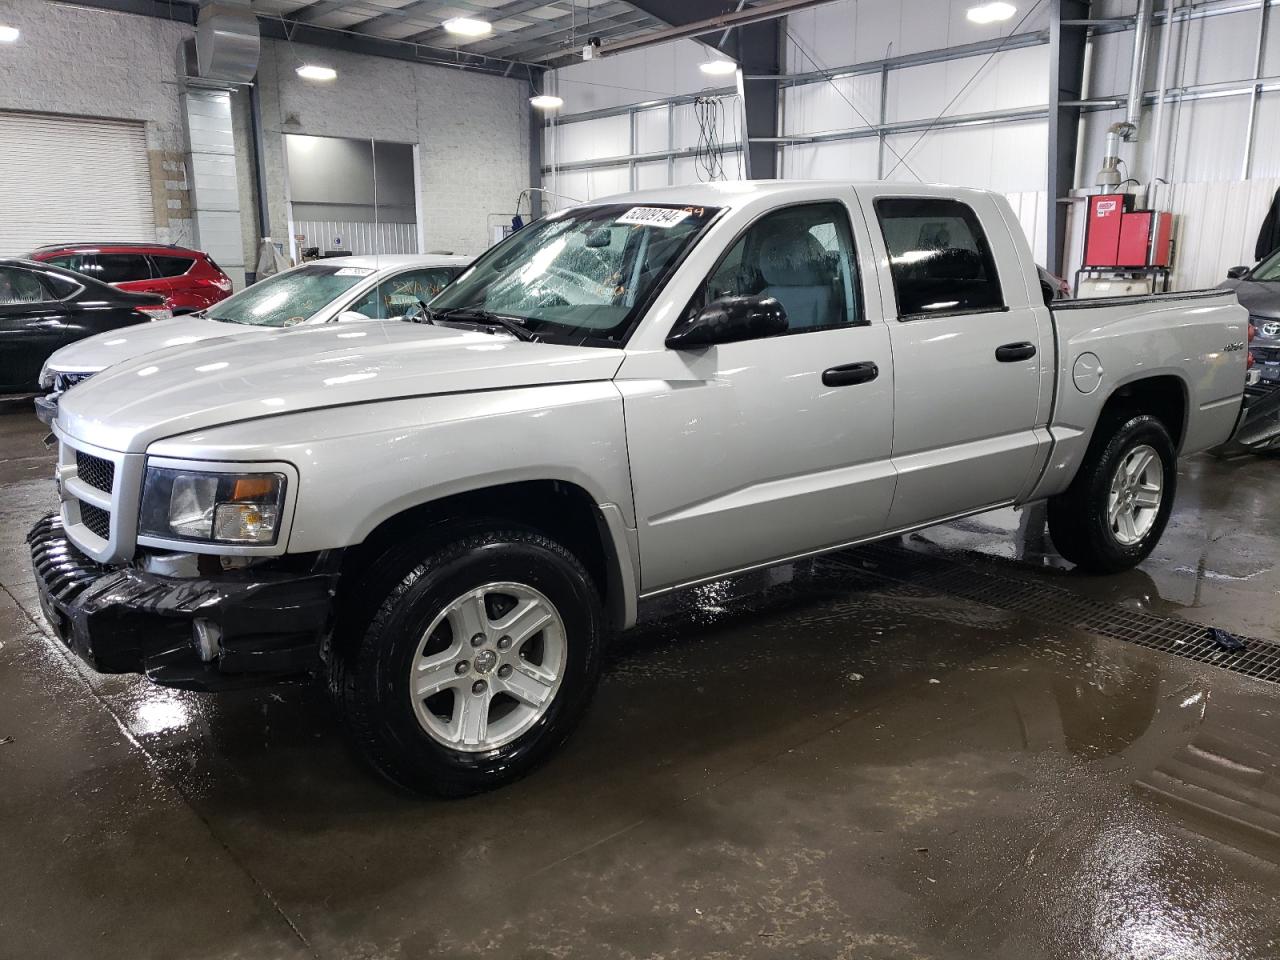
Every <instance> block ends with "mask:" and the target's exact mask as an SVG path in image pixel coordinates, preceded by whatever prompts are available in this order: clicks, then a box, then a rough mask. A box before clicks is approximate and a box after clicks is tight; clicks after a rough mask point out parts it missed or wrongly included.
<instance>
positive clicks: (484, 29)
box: [444, 17, 493, 37]
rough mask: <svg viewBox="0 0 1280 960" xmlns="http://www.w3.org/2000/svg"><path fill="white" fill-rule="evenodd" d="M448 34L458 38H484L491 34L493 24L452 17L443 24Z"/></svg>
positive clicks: (468, 18) (486, 21)
mask: <svg viewBox="0 0 1280 960" xmlns="http://www.w3.org/2000/svg"><path fill="white" fill-rule="evenodd" d="M444 28H445V30H446V31H448V32H449V33H456V34H457V35H458V36H460V37H484V36H487V35H489V34H490V33H492V32H493V24H492V23H490V22H489V21H488V20H473V19H471V18H470V17H454V18H453V19H452V20H446V21H445V22H444Z"/></svg>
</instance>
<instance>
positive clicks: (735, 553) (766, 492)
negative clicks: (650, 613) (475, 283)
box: [616, 192, 893, 593]
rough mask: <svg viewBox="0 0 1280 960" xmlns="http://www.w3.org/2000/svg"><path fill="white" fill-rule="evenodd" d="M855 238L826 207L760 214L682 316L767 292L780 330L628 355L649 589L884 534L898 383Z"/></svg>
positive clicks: (838, 210)
mask: <svg viewBox="0 0 1280 960" xmlns="http://www.w3.org/2000/svg"><path fill="white" fill-rule="evenodd" d="M848 199H849V200H850V201H852V192H850V193H849V194H848ZM854 225H856V232H855V229H854ZM864 231H865V224H864V223H863V222H862V219H861V217H860V216H857V215H856V213H855V217H854V219H853V221H852V222H851V219H850V216H849V208H848V206H847V205H846V203H844V202H842V201H837V200H822V201H816V202H810V203H797V204H793V205H789V206H785V207H781V208H778V209H774V210H770V211H769V212H767V213H763V214H761V215H760V216H758V217H757V218H756V219H755V220H754V221H753V222H752V223H751V224H750V225H749V226H747V227H746V228H745V230H744V231H743V232H742V233H741V234H740V235H739V236H738V237H737V238H736V239H735V240H733V241H732V242H731V243H730V244H729V246H728V249H727V252H726V253H725V254H724V255H723V256H722V257H721V258H720V259H719V262H718V263H717V264H716V265H715V266H714V267H713V268H712V269H711V270H710V271H709V273H707V274H706V275H705V276H704V277H703V278H702V279H701V280H700V282H699V286H698V287H697V292H696V293H695V295H694V297H693V300H692V302H690V304H689V305H688V307H686V308H685V309H686V310H697V309H698V308H699V307H700V306H702V305H704V304H705V303H708V302H710V301H713V300H717V299H719V298H721V297H725V296H732V295H751V294H761V295H766V296H772V297H774V298H776V299H777V300H778V301H779V302H781V303H782V305H783V307H784V308H785V309H786V311H787V314H788V322H789V324H790V330H789V332H788V333H786V334H783V335H780V336H773V337H767V338H764V339H758V340H747V341H742V342H738V343H724V344H718V345H715V346H709V347H702V348H696V349H686V350H673V349H670V348H666V349H658V350H645V349H640V350H629V352H628V355H627V358H626V360H624V361H623V365H622V368H621V369H620V370H619V372H618V375H617V377H616V382H617V384H618V387H619V389H620V390H621V391H622V394H623V404H624V409H625V414H626V425H627V448H628V452H629V456H630V463H631V475H632V485H633V490H634V498H635V507H636V514H637V524H638V527H639V535H638V536H639V545H640V558H641V562H640V568H641V574H642V589H643V590H644V591H645V592H648V593H652V592H654V591H658V590H662V589H665V588H668V587H671V586H674V585H677V584H681V583H688V582H691V581H695V580H700V579H706V578H709V577H710V576H712V575H715V574H719V573H723V572H726V571H730V570H740V569H745V568H748V567H751V566H757V565H762V564H765V563H768V562H771V561H775V560H781V559H785V558H787V557H791V556H796V555H799V554H806V553H811V552H814V551H817V550H820V549H823V548H825V547H831V546H836V545H839V544H842V543H847V542H849V541H852V540H856V539H859V538H861V537H865V536H868V535H870V534H873V533H876V532H878V531H879V530H880V529H881V528H882V526H883V524H884V520H885V515H886V513H887V512H888V509H889V503H890V500H891V498H892V495H893V466H892V464H891V462H890V458H889V454H890V444H891V438H892V426H893V371H892V367H891V363H890V350H889V331H888V329H887V327H886V325H885V324H884V322H883V318H882V317H881V316H880V310H879V298H878V296H877V297H873V298H872V299H871V301H870V302H868V298H867V291H866V288H865V287H864V285H863V284H862V282H861V277H862V276H863V275H865V274H866V273H867V271H868V270H872V271H873V270H874V265H873V261H871V260H870V258H869V257H868V256H866V254H865V251H866V245H865V243H864V240H863V238H864V237H865V232H864ZM855 236H856V237H858V241H857V244H856V246H855V242H854V237H855ZM860 254H861V256H860ZM860 261H861V262H860ZM860 268H861V269H860ZM871 289H873V290H874V285H873V286H872V288H871ZM677 319H678V318H677V317H676V316H671V317H670V323H669V324H664V326H665V327H667V329H666V330H664V331H663V332H662V335H663V336H664V337H665V336H666V334H667V332H669V328H670V326H673V325H674V323H675V322H676V321H677ZM842 371H843V372H842Z"/></svg>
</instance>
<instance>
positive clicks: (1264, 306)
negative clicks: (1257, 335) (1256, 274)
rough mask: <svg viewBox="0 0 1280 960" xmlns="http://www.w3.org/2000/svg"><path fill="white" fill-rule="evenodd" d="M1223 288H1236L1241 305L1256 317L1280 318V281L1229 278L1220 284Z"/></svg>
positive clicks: (1220, 287)
mask: <svg viewBox="0 0 1280 960" xmlns="http://www.w3.org/2000/svg"><path fill="white" fill-rule="evenodd" d="M1218 287H1219V289H1221V290H1234V291H1235V292H1236V296H1237V297H1238V298H1239V299H1240V305H1241V306H1242V307H1244V308H1245V309H1246V310H1248V311H1249V313H1250V315H1252V316H1255V317H1271V318H1274V319H1276V320H1280V282H1274V281H1264V280H1227V281H1226V282H1224V283H1220V284H1218Z"/></svg>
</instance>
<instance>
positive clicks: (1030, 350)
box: [996, 341, 1036, 363]
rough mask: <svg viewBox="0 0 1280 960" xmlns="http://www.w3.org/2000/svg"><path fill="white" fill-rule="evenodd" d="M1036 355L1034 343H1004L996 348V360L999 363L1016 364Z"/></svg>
mask: <svg viewBox="0 0 1280 960" xmlns="http://www.w3.org/2000/svg"><path fill="white" fill-rule="evenodd" d="M1035 355H1036V345H1035V344H1034V343H1027V342H1026V341H1023V342H1022V343H1006V344H1005V345H1004V346H1003V347H996V359H997V360H999V361H1000V362H1001V363H1017V362H1018V361H1019V360H1030V359H1031V358H1032V357H1034V356H1035Z"/></svg>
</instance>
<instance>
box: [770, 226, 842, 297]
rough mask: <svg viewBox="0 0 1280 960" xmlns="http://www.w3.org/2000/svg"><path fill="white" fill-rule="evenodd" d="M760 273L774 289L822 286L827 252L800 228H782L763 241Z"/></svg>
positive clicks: (825, 271)
mask: <svg viewBox="0 0 1280 960" xmlns="http://www.w3.org/2000/svg"><path fill="white" fill-rule="evenodd" d="M760 273H761V275H762V276H763V277H764V280H765V283H767V284H768V285H769V286H771V287H816V286H821V285H822V284H824V283H826V282H827V278H826V273H827V252H826V250H825V249H824V248H823V246H822V244H821V243H819V242H818V239H817V238H816V237H815V236H813V234H811V233H809V232H808V231H807V230H805V229H804V228H803V227H802V226H801V225H800V224H796V223H784V224H780V225H779V227H778V228H777V229H776V230H773V231H770V233H768V234H767V235H766V236H765V237H764V238H763V239H762V240H761V241H760Z"/></svg>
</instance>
